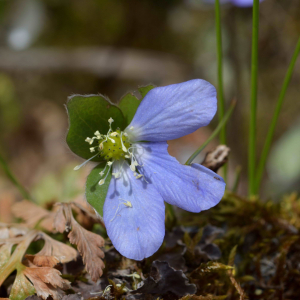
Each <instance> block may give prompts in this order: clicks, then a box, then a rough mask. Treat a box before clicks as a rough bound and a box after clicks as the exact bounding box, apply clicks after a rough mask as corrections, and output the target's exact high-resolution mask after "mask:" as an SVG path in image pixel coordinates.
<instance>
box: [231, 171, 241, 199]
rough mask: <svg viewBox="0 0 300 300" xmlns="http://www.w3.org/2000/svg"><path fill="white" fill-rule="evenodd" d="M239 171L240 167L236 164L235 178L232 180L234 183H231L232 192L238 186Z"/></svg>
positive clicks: (234, 191)
mask: <svg viewBox="0 0 300 300" xmlns="http://www.w3.org/2000/svg"><path fill="white" fill-rule="evenodd" d="M241 171H242V167H241V166H237V167H236V169H235V180H234V184H233V188H232V192H233V193H236V191H237V189H238V187H239V183H240V178H241Z"/></svg>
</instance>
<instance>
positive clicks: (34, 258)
mask: <svg viewBox="0 0 300 300" xmlns="http://www.w3.org/2000/svg"><path fill="white" fill-rule="evenodd" d="M25 257H26V258H27V259H28V260H29V261H30V262H31V263H32V264H33V265H35V266H37V267H49V268H54V267H55V266H56V265H58V264H59V262H60V261H59V259H58V258H57V257H55V256H46V255H29V254H26V255H25Z"/></svg>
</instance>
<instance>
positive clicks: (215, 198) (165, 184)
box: [137, 143, 225, 212]
mask: <svg viewBox="0 0 300 300" xmlns="http://www.w3.org/2000/svg"><path fill="white" fill-rule="evenodd" d="M137 147H139V150H138V153H139V154H138V155H137V156H138V160H139V162H140V163H141V164H143V167H141V168H140V171H141V172H143V174H144V175H145V177H146V180H147V181H149V182H151V183H153V185H154V186H155V187H156V188H157V190H158V191H159V192H160V194H161V195H162V197H163V199H164V200H165V201H166V202H168V203H170V204H172V205H176V206H178V207H180V208H182V209H184V210H187V211H191V212H200V211H202V210H207V209H209V208H211V207H213V206H215V205H216V204H218V203H219V202H220V200H221V198H222V196H223V194H224V191H225V182H224V180H223V179H222V177H220V176H219V175H217V174H216V173H214V172H213V171H211V170H209V169H207V168H205V167H203V166H201V165H199V164H192V165H191V166H186V165H181V164H180V163H179V162H178V161H177V160H176V159H175V158H174V157H172V156H170V155H169V154H168V151H167V148H168V144H167V143H139V144H138V145H137Z"/></svg>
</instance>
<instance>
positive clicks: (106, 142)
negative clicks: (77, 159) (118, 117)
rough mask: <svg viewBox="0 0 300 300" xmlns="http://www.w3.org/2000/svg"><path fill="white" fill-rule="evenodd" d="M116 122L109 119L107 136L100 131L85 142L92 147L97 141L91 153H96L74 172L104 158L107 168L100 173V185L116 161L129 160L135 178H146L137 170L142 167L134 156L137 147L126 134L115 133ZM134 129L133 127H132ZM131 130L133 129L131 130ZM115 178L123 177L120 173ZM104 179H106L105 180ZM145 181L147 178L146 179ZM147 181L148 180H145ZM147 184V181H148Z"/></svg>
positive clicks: (114, 174) (118, 130)
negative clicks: (97, 159) (114, 123)
mask: <svg viewBox="0 0 300 300" xmlns="http://www.w3.org/2000/svg"><path fill="white" fill-rule="evenodd" d="M113 121H114V120H113V119H112V118H109V120H108V123H109V130H108V132H107V134H106V135H104V134H101V133H100V132H99V131H98V130H97V131H96V132H95V133H94V136H93V137H92V138H90V137H87V138H86V139H85V141H86V142H87V143H89V144H90V145H92V144H93V143H94V141H95V140H97V141H98V145H97V146H94V147H90V151H91V152H96V154H95V155H94V156H92V157H91V158H89V159H88V160H86V161H85V162H84V163H82V164H81V165H79V166H76V167H75V168H74V170H78V169H79V168H81V167H82V166H84V165H85V164H86V163H87V162H89V161H90V160H92V159H93V158H95V157H96V156H100V157H103V159H104V160H106V161H107V163H106V166H105V168H104V169H103V170H102V171H101V172H100V173H99V174H100V175H101V178H102V179H101V180H100V181H99V185H102V184H104V183H105V180H106V178H107V176H108V174H109V172H110V170H111V167H112V165H113V163H114V162H115V161H118V160H123V161H124V160H127V161H128V162H130V170H131V171H132V172H133V174H134V177H135V178H136V179H139V178H141V177H143V178H144V175H142V174H140V173H139V171H138V170H137V167H142V165H140V164H139V163H138V161H137V159H136V157H135V155H134V149H135V147H134V146H132V143H131V142H130V140H129V139H128V135H127V133H126V132H124V131H121V130H120V129H117V130H116V131H113V130H112V128H111V123H112V122H113ZM132 128H133V127H132ZM129 130H131V128H129ZM121 169H122V168H121ZM112 175H113V176H114V177H115V178H119V177H120V176H121V173H120V172H117V173H112ZM103 177H104V178H103ZM144 179H145V178H144ZM145 181H146V180H145ZM146 182H147V181H146Z"/></svg>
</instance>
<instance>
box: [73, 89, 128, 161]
mask: <svg viewBox="0 0 300 300" xmlns="http://www.w3.org/2000/svg"><path fill="white" fill-rule="evenodd" d="M67 110H68V114H69V131H68V135H67V143H68V146H69V147H70V149H71V150H72V151H73V152H74V153H75V154H77V155H78V156H81V157H83V158H85V159H88V158H90V157H92V156H93V154H92V153H91V152H90V149H89V148H90V147H92V146H96V145H97V144H96V142H94V144H93V145H92V146H90V145H89V144H88V143H87V142H85V139H86V138H87V137H93V136H94V132H95V131H97V130H99V132H100V133H102V134H106V133H107V131H108V130H109V123H108V119H109V118H113V119H114V122H113V123H112V128H113V129H116V128H117V127H119V128H120V129H121V130H123V129H124V128H125V121H124V116H123V113H122V111H121V110H120V108H119V107H117V106H116V105H114V104H112V103H110V102H109V101H108V100H106V99H105V98H104V97H103V96H101V95H88V96H81V95H75V96H72V97H70V98H69V101H68V103H67ZM102 160H103V159H102V158H100V157H95V158H94V159H93V161H102Z"/></svg>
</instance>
